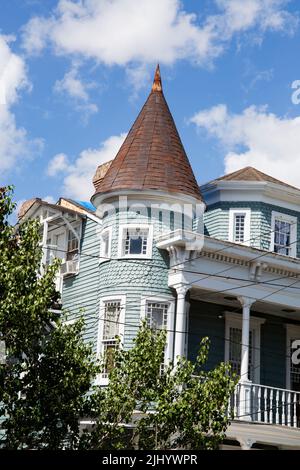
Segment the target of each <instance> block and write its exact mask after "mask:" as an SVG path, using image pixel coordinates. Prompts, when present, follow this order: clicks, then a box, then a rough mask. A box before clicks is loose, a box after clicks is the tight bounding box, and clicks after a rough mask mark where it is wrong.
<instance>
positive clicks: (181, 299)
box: [174, 285, 189, 364]
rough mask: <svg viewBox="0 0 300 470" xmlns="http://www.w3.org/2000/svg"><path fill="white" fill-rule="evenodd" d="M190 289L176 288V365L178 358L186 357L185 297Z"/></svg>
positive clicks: (185, 287) (181, 286)
mask: <svg viewBox="0 0 300 470" xmlns="http://www.w3.org/2000/svg"><path fill="white" fill-rule="evenodd" d="M188 290H189V288H188V287H187V286H185V285H180V286H178V287H176V292H177V309H176V326H175V345H174V364H176V363H177V357H178V356H181V357H183V356H185V338H186V330H187V308H186V301H185V296H186V293H187V291H188Z"/></svg>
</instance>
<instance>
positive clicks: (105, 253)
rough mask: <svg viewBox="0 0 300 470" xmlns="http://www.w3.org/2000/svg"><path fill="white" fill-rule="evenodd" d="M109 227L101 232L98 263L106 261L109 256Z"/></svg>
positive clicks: (110, 232)
mask: <svg viewBox="0 0 300 470" xmlns="http://www.w3.org/2000/svg"><path fill="white" fill-rule="evenodd" d="M111 234H112V231H111V227H110V228H107V229H105V230H104V231H103V232H102V233H101V236H100V238H101V240H100V263H103V261H108V260H109V259H110V256H111Z"/></svg>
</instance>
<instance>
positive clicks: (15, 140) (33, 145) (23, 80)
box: [0, 35, 42, 172]
mask: <svg viewBox="0 0 300 470" xmlns="http://www.w3.org/2000/svg"><path fill="white" fill-rule="evenodd" d="M10 41H12V38H9V37H5V36H3V35H2V36H1V35H0V100H1V101H0V172H4V171H8V170H10V169H11V168H13V167H14V165H15V164H16V162H17V160H18V159H19V158H26V157H30V156H32V154H33V153H35V152H36V151H37V150H39V149H40V148H41V146H42V142H41V141H40V140H34V141H33V140H31V141H30V140H29V139H28V136H27V132H26V130H25V129H24V128H22V127H18V126H17V123H16V119H15V116H14V114H13V111H12V106H13V105H14V104H15V103H16V102H17V100H18V97H19V92H20V90H22V89H24V88H30V84H29V81H28V79H27V74H26V66H25V62H24V60H23V59H22V58H21V57H20V56H18V55H17V54H14V53H13V52H12V50H11V48H10ZM18 162H19V160H18Z"/></svg>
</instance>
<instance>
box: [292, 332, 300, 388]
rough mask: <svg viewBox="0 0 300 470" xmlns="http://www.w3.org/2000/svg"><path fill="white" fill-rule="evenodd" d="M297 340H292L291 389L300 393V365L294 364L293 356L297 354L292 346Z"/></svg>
mask: <svg viewBox="0 0 300 470" xmlns="http://www.w3.org/2000/svg"><path fill="white" fill-rule="evenodd" d="M295 339H297V338H292V339H291V340H290V357H291V358H290V377H291V384H290V387H291V389H292V390H297V391H298V392H300V364H293V361H292V356H293V353H294V352H295V349H293V348H292V344H293V342H294V341H295Z"/></svg>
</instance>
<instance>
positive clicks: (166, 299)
mask: <svg viewBox="0 0 300 470" xmlns="http://www.w3.org/2000/svg"><path fill="white" fill-rule="evenodd" d="M147 302H157V303H165V304H168V320H167V328H166V329H167V330H168V331H167V341H166V351H165V364H167V363H168V362H171V361H172V358H173V344H174V331H173V330H174V316H175V299H174V297H173V296H169V295H164V294H154V295H145V296H142V297H141V320H144V319H145V318H146V305H147Z"/></svg>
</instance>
